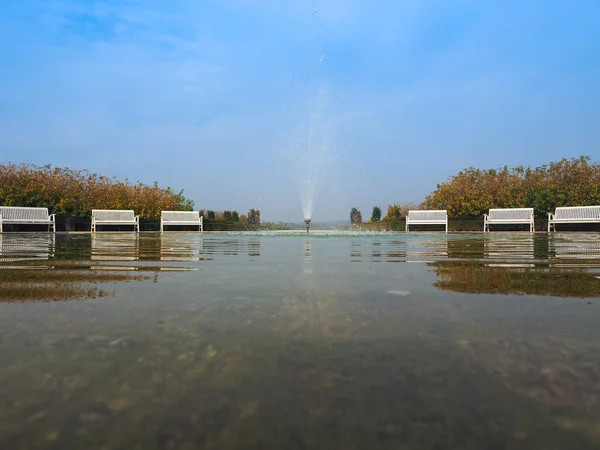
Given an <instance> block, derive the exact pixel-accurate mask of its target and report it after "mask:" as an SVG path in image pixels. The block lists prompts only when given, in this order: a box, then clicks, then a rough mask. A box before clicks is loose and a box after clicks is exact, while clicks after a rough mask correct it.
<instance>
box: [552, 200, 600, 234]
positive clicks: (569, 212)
mask: <svg viewBox="0 0 600 450" xmlns="http://www.w3.org/2000/svg"><path fill="white" fill-rule="evenodd" d="M556 223H600V205H593V206H558V207H557V208H556V209H555V211H554V214H548V232H550V231H552V228H554V231H556V227H555V226H554V227H553V225H555V224H556Z"/></svg>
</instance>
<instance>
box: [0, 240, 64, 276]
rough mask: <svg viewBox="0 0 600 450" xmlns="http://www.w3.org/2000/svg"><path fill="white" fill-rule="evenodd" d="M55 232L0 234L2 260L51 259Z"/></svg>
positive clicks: (0, 260)
mask: <svg viewBox="0 0 600 450" xmlns="http://www.w3.org/2000/svg"><path fill="white" fill-rule="evenodd" d="M55 247H56V234H55V233H36V234H30V233H27V234H22V233H10V234H8V233H7V234H0V262H2V263H5V262H12V261H27V260H35V259H49V258H50V257H53V256H54V248H55ZM37 267H44V266H31V268H37Z"/></svg>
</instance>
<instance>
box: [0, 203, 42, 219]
mask: <svg viewBox="0 0 600 450" xmlns="http://www.w3.org/2000/svg"><path fill="white" fill-rule="evenodd" d="M0 215H2V220H46V221H47V220H49V218H50V215H49V214H48V208H29V207H21V206H0Z"/></svg>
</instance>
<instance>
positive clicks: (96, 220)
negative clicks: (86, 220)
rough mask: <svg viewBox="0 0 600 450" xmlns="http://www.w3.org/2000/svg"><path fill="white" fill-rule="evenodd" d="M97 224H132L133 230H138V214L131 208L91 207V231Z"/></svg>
mask: <svg viewBox="0 0 600 450" xmlns="http://www.w3.org/2000/svg"><path fill="white" fill-rule="evenodd" d="M98 225H133V230H134V231H138V232H139V231H140V216H136V215H135V213H134V212H133V210H132V209H92V233H94V232H96V227H97V226H98Z"/></svg>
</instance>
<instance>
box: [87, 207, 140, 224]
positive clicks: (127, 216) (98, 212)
mask: <svg viewBox="0 0 600 450" xmlns="http://www.w3.org/2000/svg"><path fill="white" fill-rule="evenodd" d="M92 217H95V218H96V220H131V221H134V220H135V213H134V212H133V210H132V209H92Z"/></svg>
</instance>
